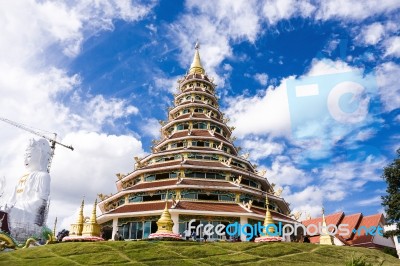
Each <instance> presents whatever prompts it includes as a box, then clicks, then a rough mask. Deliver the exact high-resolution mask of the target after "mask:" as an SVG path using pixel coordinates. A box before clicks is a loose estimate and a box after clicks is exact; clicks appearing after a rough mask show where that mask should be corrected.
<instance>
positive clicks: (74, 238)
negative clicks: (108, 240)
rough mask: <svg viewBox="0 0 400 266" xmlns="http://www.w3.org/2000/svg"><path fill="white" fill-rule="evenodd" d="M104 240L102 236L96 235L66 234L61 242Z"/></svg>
mask: <svg viewBox="0 0 400 266" xmlns="http://www.w3.org/2000/svg"><path fill="white" fill-rule="evenodd" d="M96 241H104V239H103V238H101V237H98V236H66V237H64V238H63V240H62V242H96Z"/></svg>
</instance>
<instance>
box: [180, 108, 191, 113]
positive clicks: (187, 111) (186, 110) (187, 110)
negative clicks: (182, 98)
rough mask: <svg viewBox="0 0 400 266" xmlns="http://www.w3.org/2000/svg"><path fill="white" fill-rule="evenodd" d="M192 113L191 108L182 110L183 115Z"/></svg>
mask: <svg viewBox="0 0 400 266" xmlns="http://www.w3.org/2000/svg"><path fill="white" fill-rule="evenodd" d="M187 113H190V109H189V108H185V109H183V110H182V114H187Z"/></svg>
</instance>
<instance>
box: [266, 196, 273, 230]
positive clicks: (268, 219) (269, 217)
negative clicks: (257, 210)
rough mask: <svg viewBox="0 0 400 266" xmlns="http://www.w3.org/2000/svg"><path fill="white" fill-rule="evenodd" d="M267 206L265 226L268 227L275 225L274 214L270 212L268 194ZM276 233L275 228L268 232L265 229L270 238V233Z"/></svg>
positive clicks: (270, 228)
mask: <svg viewBox="0 0 400 266" xmlns="http://www.w3.org/2000/svg"><path fill="white" fill-rule="evenodd" d="M265 205H267V211H266V212H265V219H264V226H268V225H270V224H274V219H273V218H272V214H271V212H270V211H269V201H268V194H265ZM274 232H275V230H274V228H273V227H269V228H268V232H266V230H265V229H264V234H265V235H266V236H268V235H269V234H268V233H271V234H273V233H274Z"/></svg>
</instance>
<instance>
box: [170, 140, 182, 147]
mask: <svg viewBox="0 0 400 266" xmlns="http://www.w3.org/2000/svg"><path fill="white" fill-rule="evenodd" d="M183 146H184V144H183V141H180V142H175V143H172V144H171V149H176V148H181V147H183Z"/></svg>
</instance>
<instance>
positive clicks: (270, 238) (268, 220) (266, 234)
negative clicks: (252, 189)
mask: <svg viewBox="0 0 400 266" xmlns="http://www.w3.org/2000/svg"><path fill="white" fill-rule="evenodd" d="M265 205H266V207H267V210H266V212H265V219H264V229H263V235H262V236H260V237H257V238H256V239H255V240H254V242H276V241H282V238H281V237H280V236H277V235H276V234H275V228H274V227H273V226H271V225H273V224H275V222H274V219H273V218H272V214H271V211H270V210H269V201H268V194H266V195H265ZM267 229H268V230H267Z"/></svg>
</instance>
